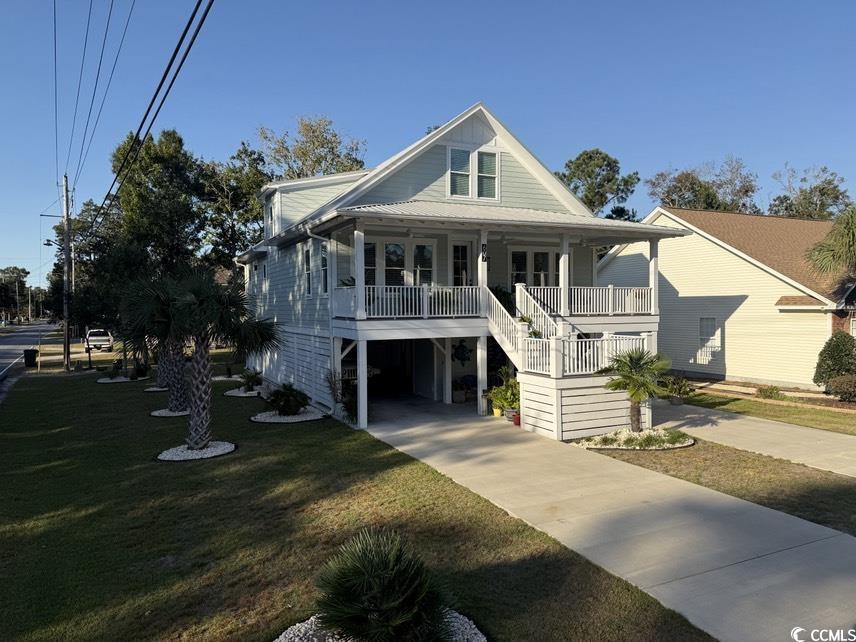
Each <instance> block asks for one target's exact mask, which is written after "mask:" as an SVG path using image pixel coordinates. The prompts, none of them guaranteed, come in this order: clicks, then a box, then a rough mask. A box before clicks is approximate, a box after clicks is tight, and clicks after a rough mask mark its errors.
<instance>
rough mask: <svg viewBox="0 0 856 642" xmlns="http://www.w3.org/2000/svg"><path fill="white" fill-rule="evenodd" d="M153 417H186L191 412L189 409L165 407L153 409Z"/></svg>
mask: <svg viewBox="0 0 856 642" xmlns="http://www.w3.org/2000/svg"><path fill="white" fill-rule="evenodd" d="M149 414H150V415H151V416H152V417H186V416H187V415H189V414H190V411H189V410H179V411H173V410H169V409H168V408H163V409H161V410H152V411H151V413H149Z"/></svg>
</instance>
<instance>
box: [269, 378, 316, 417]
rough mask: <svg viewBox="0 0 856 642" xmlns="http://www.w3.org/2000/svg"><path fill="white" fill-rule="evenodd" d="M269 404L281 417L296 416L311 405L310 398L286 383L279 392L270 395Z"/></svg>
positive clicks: (275, 391)
mask: <svg viewBox="0 0 856 642" xmlns="http://www.w3.org/2000/svg"><path fill="white" fill-rule="evenodd" d="M268 402H269V403H270V404H271V405H272V406H273V407H274V409H275V410H276V412H277V413H278V414H280V415H296V414H297V413H299V412H300V411H301V410H303V409H304V408H305V407H306V406H307V405H309V396H308V395H307V394H306V393H305V392H303V391H302V390H298V389H297V388H295V387H294V386H293V385H291V384H290V383H284V384H282V387H281V388H279V390H274V391H273V392H272V393H270V397H268Z"/></svg>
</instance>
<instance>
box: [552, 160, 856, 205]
mask: <svg viewBox="0 0 856 642" xmlns="http://www.w3.org/2000/svg"><path fill="white" fill-rule="evenodd" d="M556 176H557V177H558V178H559V179H560V180H561V181H562V182H563V183H565V185H567V186H568V188H569V189H570V190H571V191H572V192H574V194H576V195H577V196H578V197H579V198H580V199H581V200H582V201H583V202H584V203H585V204H586V205H587V206H588V207H589V209H591V210H592V212H594V213H595V214H598V215H600V214H605V216H606V218H615V219H621V220H638V213H637V212H636V210H631V209H628V208H627V207H626V206H625V203H626V202H627V200H628V199H629V198H630V197H631V196H632V195H633V193H634V191H635V190H636V188H637V186H638V185H639V183H640V182H643V183H644V185H645V187H646V188H647V190H648V196H649V197H650V198H651V200H652V201H654V202H655V203H657V204H659V205H663V206H667V207H680V208H685V209H696V210H718V211H729V212H742V213H746V214H764V213H765V212H764V211H763V210H762V208H761V207H760V206H759V205H758V192H759V187H758V175H757V174H755V173H754V172H752V171H751V170H750V169H749V168H747V167H746V164H745V163H744V162H743V160H742V159H740V158H738V157H735V156H728V157H726V158H725V160H724V161H723V162H722V163H714V162H708V163H704V164H702V165H700V166H698V167H693V168H687V169H681V170H676V169H665V170H661V171H659V172H657V173H655V174H654V175H653V176H651V177H650V178H647V179H645V181H641V178H640V176H639V172H630V173H628V174H624V175H622V174H621V165H620V163H619V161H618V160H617V159H616V158H614V157H613V156H610V155H609V154H607V153H606V152H604V151H603V150H600V149H597V148H595V149H587V150H584V151H582V152H580V153H579V154H578V155H577V156H576V157H575V158H572V159H570V160H568V161H567V162H566V163H565V167H564V169H563V170H561V171H558V172H556ZM773 179H774V180H775V181H776V182H777V183H778V184H779V186H780V190H781V192H780V193H779V194H777V195H776V196H774V197H773V198H772V199H771V200H770V203H769V207H768V208H767V212H766V213H767V214H769V215H772V216H791V217H798V218H805V219H821V220H823V219H832V218H836V217H837V216H838V215H840V214H841V213H842V212H844V211H845V210H846V209H847V208H848V207H849V206H850V205H852V201H851V199H850V195H849V194H848V192H847V189H846V188H845V187H844V178H843V177H842V176H840V175H839V174H837V173H836V172H834V171H832V170H831V169H829V168H828V167H826V166H821V167H813V168H808V169H805V170H803V171H798V170H796V169H795V168H793V167H791V166H790V165H789V164H785V167H784V169H782V170H781V171H778V172H776V173H774V174H773ZM607 207H609V209H607Z"/></svg>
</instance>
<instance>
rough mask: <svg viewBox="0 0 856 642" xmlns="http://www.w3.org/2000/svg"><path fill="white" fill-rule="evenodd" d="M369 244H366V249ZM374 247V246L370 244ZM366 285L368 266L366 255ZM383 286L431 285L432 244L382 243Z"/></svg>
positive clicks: (411, 241)
mask: <svg viewBox="0 0 856 642" xmlns="http://www.w3.org/2000/svg"><path fill="white" fill-rule="evenodd" d="M369 245H370V244H369V243H367V244H366V247H368V246H369ZM371 245H372V246H374V244H373V243H372V244H371ZM366 257H367V262H366V277H367V278H366V283H368V282H369V281H368V276H369V270H370V269H371V270H372V271H374V269H375V267H374V266H371V267H370V266H369V263H368V253H367V254H366ZM379 267H380V268H381V269H382V273H383V281H382V284H383V285H388V286H392V285H432V284H433V283H434V243H433V242H431V241H419V240H401V241H385V242H384V243H383V257H382V264H381V266H379Z"/></svg>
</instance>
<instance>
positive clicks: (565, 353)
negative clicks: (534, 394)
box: [523, 335, 647, 377]
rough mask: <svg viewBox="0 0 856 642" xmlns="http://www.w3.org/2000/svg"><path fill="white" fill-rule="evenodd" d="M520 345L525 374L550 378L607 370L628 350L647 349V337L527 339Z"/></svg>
mask: <svg viewBox="0 0 856 642" xmlns="http://www.w3.org/2000/svg"><path fill="white" fill-rule="evenodd" d="M523 344H524V345H523V350H524V354H523V369H524V371H525V372H534V373H537V374H545V375H550V376H552V377H565V376H573V375H591V374H594V373H596V372H598V371H599V370H602V369H603V368H605V367H606V366H608V365H609V362H610V360H611V359H612V357H613V356H615V355H617V354H621V353H623V352H627V351H628V350H644V349H645V347H646V345H647V344H646V337H644V336H630V335H613V336H610V337H605V338H599V339H573V338H565V337H555V338H553V339H537V338H528V339H525V340H524V342H523ZM554 359H555V360H556V361H554ZM558 359H561V364H559V363H558Z"/></svg>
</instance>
